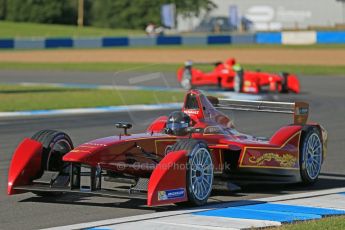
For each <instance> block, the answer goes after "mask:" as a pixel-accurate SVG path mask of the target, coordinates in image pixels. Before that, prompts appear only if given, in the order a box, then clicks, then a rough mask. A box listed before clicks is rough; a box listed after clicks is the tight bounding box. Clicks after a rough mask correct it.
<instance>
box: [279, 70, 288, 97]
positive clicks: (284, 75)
mask: <svg viewBox="0 0 345 230" xmlns="http://www.w3.org/2000/svg"><path fill="white" fill-rule="evenodd" d="M289 75H290V74H289V73H287V72H282V73H281V74H280V76H281V77H282V89H281V93H289V87H288V79H289Z"/></svg>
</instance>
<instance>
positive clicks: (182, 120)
mask: <svg viewBox="0 0 345 230" xmlns="http://www.w3.org/2000/svg"><path fill="white" fill-rule="evenodd" d="M190 121H191V119H190V117H189V116H188V115H187V114H186V113H184V112H181V111H175V112H172V113H171V114H170V115H169V118H168V121H167V124H166V131H167V133H168V134H173V135H176V136H184V135H186V134H187V128H188V127H189V125H190Z"/></svg>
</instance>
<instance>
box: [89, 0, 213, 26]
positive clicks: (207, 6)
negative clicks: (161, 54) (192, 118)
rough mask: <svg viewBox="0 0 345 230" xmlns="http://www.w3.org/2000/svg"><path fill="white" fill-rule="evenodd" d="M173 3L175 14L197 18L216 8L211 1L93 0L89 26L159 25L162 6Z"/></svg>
mask: <svg viewBox="0 0 345 230" xmlns="http://www.w3.org/2000/svg"><path fill="white" fill-rule="evenodd" d="M168 3H174V4H175V5H176V11H177V13H180V14H182V15H184V16H199V14H200V12H201V11H203V10H205V11H210V10H212V9H214V8H215V7H216V5H215V4H214V3H213V2H212V1H211V0H187V1H182V0H94V1H93V3H92V6H91V24H92V25H95V26H100V27H111V28H131V29H142V28H144V27H145V26H146V25H147V24H148V23H149V22H152V23H155V24H160V9H161V5H162V4H168Z"/></svg>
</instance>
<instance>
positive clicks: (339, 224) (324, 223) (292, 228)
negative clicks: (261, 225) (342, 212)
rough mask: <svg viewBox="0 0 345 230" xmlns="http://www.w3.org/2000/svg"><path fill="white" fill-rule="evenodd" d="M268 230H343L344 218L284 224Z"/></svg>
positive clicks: (344, 225)
mask: <svg viewBox="0 0 345 230" xmlns="http://www.w3.org/2000/svg"><path fill="white" fill-rule="evenodd" d="M269 229H270V230H310V229H313V230H343V229H345V216H338V217H328V218H324V219H321V220H313V221H305V222H297V223H294V224H286V225H282V226H281V227H277V228H269Z"/></svg>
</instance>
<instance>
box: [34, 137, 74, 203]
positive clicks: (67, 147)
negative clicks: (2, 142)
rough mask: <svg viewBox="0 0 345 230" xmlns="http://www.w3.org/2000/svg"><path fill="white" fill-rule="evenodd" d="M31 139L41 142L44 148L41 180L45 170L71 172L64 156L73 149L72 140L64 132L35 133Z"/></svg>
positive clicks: (41, 193)
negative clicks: (64, 160)
mask: <svg viewBox="0 0 345 230" xmlns="http://www.w3.org/2000/svg"><path fill="white" fill-rule="evenodd" d="M31 139H33V140H36V141H38V142H40V143H41V144H42V146H43V150H42V156H41V157H42V159H41V170H40V172H39V174H38V175H37V178H40V177H41V176H42V174H43V173H44V171H45V170H47V171H54V172H60V171H64V172H66V173H68V172H69V168H68V167H69V164H67V163H64V162H63V160H62V158H63V156H64V155H65V154H66V153H68V152H69V151H71V150H72V149H73V143H72V140H71V138H70V137H69V136H68V135H67V134H66V133H64V132H61V131H55V130H42V131H39V132H37V133H35V134H34V135H33V136H32V137H31ZM35 193H36V194H37V195H41V196H43V195H44V196H46V195H58V194H61V193H48V192H35Z"/></svg>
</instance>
